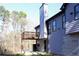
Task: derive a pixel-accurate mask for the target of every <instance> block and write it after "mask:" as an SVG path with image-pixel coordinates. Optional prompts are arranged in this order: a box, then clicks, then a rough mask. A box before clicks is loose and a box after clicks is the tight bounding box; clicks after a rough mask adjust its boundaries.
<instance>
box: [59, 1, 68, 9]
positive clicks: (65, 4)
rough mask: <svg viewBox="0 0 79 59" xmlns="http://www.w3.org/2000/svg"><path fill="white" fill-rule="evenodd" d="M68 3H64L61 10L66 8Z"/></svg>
mask: <svg viewBox="0 0 79 59" xmlns="http://www.w3.org/2000/svg"><path fill="white" fill-rule="evenodd" d="M67 5H68V3H63V5H62V6H61V8H60V10H64V9H65V8H66V6H67Z"/></svg>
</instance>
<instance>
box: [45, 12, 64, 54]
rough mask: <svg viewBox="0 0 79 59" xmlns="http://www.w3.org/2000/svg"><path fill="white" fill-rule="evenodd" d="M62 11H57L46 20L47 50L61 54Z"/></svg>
mask: <svg viewBox="0 0 79 59" xmlns="http://www.w3.org/2000/svg"><path fill="white" fill-rule="evenodd" d="M64 21H65V20H64V11H60V12H58V13H57V14H56V15H54V16H52V17H51V18H49V19H48V20H47V21H46V25H47V34H48V52H52V53H53V54H57V55H63V52H62V46H63V37H64V35H63V34H64V30H63V29H64V28H63V27H64V26H63V24H64Z"/></svg>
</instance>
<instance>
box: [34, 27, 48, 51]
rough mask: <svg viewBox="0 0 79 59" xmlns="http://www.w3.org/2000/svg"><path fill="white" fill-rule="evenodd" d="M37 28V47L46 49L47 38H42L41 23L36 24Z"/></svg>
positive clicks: (40, 49)
mask: <svg viewBox="0 0 79 59" xmlns="http://www.w3.org/2000/svg"><path fill="white" fill-rule="evenodd" d="M35 30H36V37H37V39H36V40H37V41H36V42H37V43H36V44H37V49H38V51H46V40H47V38H43V39H40V32H39V30H40V25H38V26H36V27H35Z"/></svg>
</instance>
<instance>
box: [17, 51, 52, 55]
mask: <svg viewBox="0 0 79 59" xmlns="http://www.w3.org/2000/svg"><path fill="white" fill-rule="evenodd" d="M17 56H52V54H50V53H46V52H25V53H23V54H17Z"/></svg>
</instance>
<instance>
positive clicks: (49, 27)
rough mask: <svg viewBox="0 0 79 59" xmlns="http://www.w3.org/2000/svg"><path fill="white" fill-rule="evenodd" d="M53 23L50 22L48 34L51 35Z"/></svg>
mask: <svg viewBox="0 0 79 59" xmlns="http://www.w3.org/2000/svg"><path fill="white" fill-rule="evenodd" d="M51 27H52V26H51V22H49V25H48V34H50V33H51Z"/></svg>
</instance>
